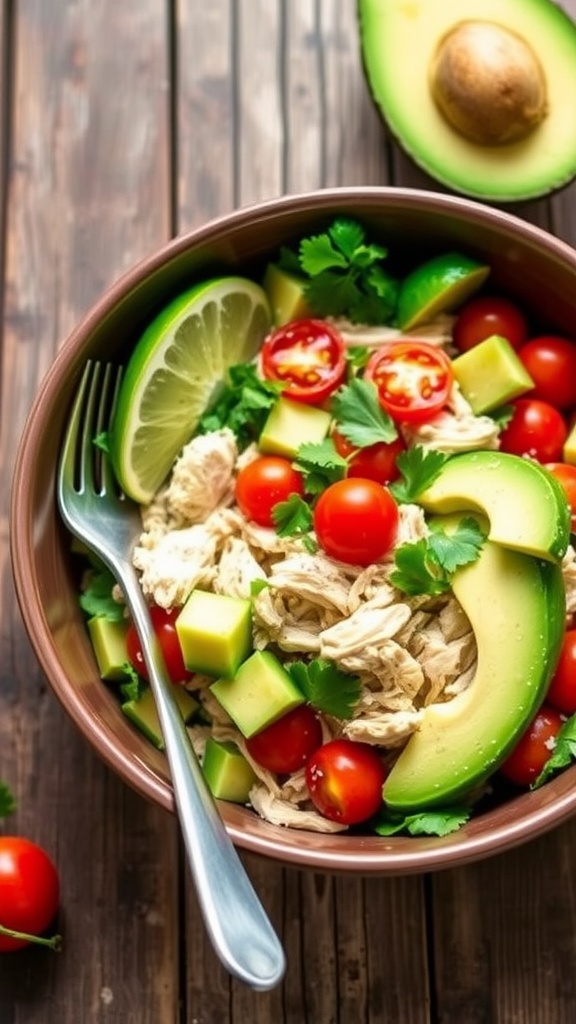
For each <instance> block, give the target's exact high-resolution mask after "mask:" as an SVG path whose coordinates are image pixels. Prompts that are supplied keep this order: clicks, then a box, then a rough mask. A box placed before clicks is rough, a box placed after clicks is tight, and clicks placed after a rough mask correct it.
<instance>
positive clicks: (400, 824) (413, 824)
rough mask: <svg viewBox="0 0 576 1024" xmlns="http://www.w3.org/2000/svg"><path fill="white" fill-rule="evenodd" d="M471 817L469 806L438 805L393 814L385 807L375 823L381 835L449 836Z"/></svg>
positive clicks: (376, 830)
mask: <svg viewBox="0 0 576 1024" xmlns="http://www.w3.org/2000/svg"><path fill="white" fill-rule="evenodd" d="M469 819H470V808H468V807H458V806H455V807H438V808H431V809H430V810H428V811H419V812H418V813H416V814H406V815H401V814H393V813H392V811H390V810H388V808H385V809H384V810H383V811H382V812H381V814H380V815H379V816H378V818H377V820H376V822H375V823H374V831H375V832H376V833H377V834H378V835H379V836H395V835H398V833H408V835H411V836H447V835H449V834H450V833H451V832H456V831H457V830H458V829H459V828H461V827H462V825H465V824H466V822H467V821H468V820H469Z"/></svg>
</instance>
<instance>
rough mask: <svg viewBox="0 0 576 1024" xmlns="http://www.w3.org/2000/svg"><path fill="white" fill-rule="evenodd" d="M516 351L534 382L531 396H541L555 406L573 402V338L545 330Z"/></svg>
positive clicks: (575, 359) (575, 345)
mask: <svg viewBox="0 0 576 1024" xmlns="http://www.w3.org/2000/svg"><path fill="white" fill-rule="evenodd" d="M518 355H519V357H520V359H521V360H522V362H523V363H524V366H525V367H526V369H527V370H528V373H529V374H530V376H531V377H532V380H533V381H534V384H535V385H536V386H535V387H534V388H533V389H532V390H531V391H530V397H531V398H540V399H541V400H542V401H543V402H549V403H550V405H554V406H556V408H557V409H571V408H572V406H574V405H576V342H574V341H570V340H569V339H568V338H561V337H558V336H557V335H555V334H547V335H543V336H542V337H538V338H531V339H530V341H527V342H526V344H525V345H523V346H522V348H521V349H520V350H519V352H518Z"/></svg>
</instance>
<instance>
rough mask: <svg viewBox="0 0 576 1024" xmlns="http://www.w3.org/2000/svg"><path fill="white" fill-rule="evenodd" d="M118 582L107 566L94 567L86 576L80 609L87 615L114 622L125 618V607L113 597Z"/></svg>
mask: <svg viewBox="0 0 576 1024" xmlns="http://www.w3.org/2000/svg"><path fill="white" fill-rule="evenodd" d="M115 585H116V580H115V578H114V576H113V575H112V573H111V572H110V570H109V569H107V568H105V566H100V567H99V568H97V567H94V568H91V569H89V570H88V572H87V573H86V574H85V577H84V582H83V589H82V592H81V594H80V599H79V600H80V607H81V608H82V610H83V611H84V612H86V614H87V615H90V616H92V615H97V616H101V617H102V618H105V619H110V620H111V621H112V622H120V621H121V620H122V619H123V618H124V606H123V605H121V604H119V603H118V601H115V600H114V598H113V597H112V589H113V587H114V586H115Z"/></svg>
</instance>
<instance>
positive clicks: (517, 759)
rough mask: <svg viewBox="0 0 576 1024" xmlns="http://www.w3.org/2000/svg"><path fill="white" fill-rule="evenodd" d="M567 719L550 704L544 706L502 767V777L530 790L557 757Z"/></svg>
mask: <svg viewBox="0 0 576 1024" xmlns="http://www.w3.org/2000/svg"><path fill="white" fill-rule="evenodd" d="M563 722H564V719H563V718H562V716H561V714H560V712H559V711H556V709H555V708H552V707H550V706H549V705H548V704H544V705H542V707H541V708H540V710H539V711H538V713H537V714H536V715H535V716H534V718H533V719H532V721H531V722H530V725H529V726H528V728H527V729H526V731H525V732H524V733H523V734H522V736H521V737H520V739H519V741H518V743H517V744H516V746H515V747H514V749H513V751H512V753H511V754H509V755H508V757H507V758H506V760H505V761H504V763H503V764H502V765H501V766H500V773H501V775H503V776H504V778H505V779H508V781H509V782H513V783H514V784H515V785H516V786H529V785H530V783H532V782H534V780H535V779H536V778H537V777H538V775H539V774H540V772H541V771H542V769H543V767H544V765H545V764H546V762H547V761H548V759H549V758H550V757H551V756H552V754H553V753H554V747H555V745H556V737H557V735H558V733H559V732H560V729H561V727H562V724H563Z"/></svg>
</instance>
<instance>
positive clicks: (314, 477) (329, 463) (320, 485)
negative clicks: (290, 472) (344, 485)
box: [293, 437, 348, 495]
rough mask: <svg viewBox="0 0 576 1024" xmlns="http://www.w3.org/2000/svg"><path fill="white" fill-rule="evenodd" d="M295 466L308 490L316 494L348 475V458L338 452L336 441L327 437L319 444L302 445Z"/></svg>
mask: <svg viewBox="0 0 576 1024" xmlns="http://www.w3.org/2000/svg"><path fill="white" fill-rule="evenodd" d="M293 466H294V469H297V470H298V472H299V473H301V474H302V476H303V478H304V487H305V489H306V492H307V493H308V494H311V495H316V494H320V493H321V492H322V491H323V490H324V489H325V488H326V487H328V486H329V485H330V484H334V483H336V481H337V480H342V479H343V477H345V476H346V471H347V469H348V460H347V459H345V458H344V456H343V455H339V454H338V452H337V451H336V447H335V445H334V441H333V440H332V438H331V437H327V438H325V439H324V441H319V442H318V443H317V444H316V443H312V442H311V443H309V444H302V445H300V447H299V449H298V451H297V453H296V458H295V460H294V463H293Z"/></svg>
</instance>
